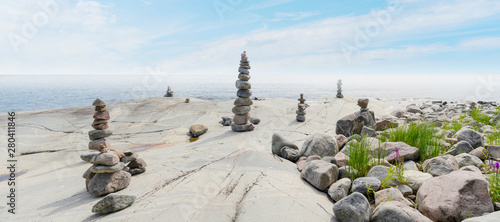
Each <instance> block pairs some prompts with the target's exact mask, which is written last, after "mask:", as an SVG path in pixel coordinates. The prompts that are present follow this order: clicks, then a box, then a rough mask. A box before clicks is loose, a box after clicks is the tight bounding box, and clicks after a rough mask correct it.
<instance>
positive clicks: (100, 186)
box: [87, 171, 131, 197]
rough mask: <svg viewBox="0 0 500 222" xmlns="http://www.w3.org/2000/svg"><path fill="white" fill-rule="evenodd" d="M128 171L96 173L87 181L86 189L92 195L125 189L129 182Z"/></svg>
mask: <svg viewBox="0 0 500 222" xmlns="http://www.w3.org/2000/svg"><path fill="white" fill-rule="evenodd" d="M130 178H131V175H130V173H127V172H125V171H118V172H115V173H98V174H96V175H95V176H94V177H92V179H90V180H89V182H88V186H87V188H88V191H89V193H90V194H92V195H94V196H97V197H98V196H102V195H106V194H108V193H113V192H116V191H118V190H121V189H125V188H126V187H128V185H129V184H130Z"/></svg>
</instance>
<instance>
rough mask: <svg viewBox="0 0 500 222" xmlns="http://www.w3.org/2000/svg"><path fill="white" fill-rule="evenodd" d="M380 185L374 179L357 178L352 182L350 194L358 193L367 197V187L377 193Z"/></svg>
mask: <svg viewBox="0 0 500 222" xmlns="http://www.w3.org/2000/svg"><path fill="white" fill-rule="evenodd" d="M380 185H381V182H380V180H379V179H377V178H375V177H359V178H356V179H355V180H354V181H352V186H351V192H359V193H361V194H363V195H365V196H366V195H368V193H367V192H368V187H370V189H371V190H373V191H377V190H378V189H380Z"/></svg>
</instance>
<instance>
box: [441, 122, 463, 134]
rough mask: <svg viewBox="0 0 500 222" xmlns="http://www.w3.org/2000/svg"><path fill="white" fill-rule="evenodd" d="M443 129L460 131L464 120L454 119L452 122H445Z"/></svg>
mask: <svg viewBox="0 0 500 222" xmlns="http://www.w3.org/2000/svg"><path fill="white" fill-rule="evenodd" d="M443 129H444V130H450V129H451V130H453V131H454V132H458V131H459V130H460V129H462V122H460V120H453V121H451V122H444V123H443Z"/></svg>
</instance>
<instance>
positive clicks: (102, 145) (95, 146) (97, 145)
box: [89, 139, 111, 151]
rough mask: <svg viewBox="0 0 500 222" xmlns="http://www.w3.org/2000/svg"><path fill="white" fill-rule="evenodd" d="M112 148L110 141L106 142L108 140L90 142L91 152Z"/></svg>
mask: <svg viewBox="0 0 500 222" xmlns="http://www.w3.org/2000/svg"><path fill="white" fill-rule="evenodd" d="M110 148H111V145H110V144H109V142H108V141H106V139H98V140H94V141H91V142H89V150H97V151H101V150H103V149H110Z"/></svg>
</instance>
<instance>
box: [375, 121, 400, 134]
mask: <svg viewBox="0 0 500 222" xmlns="http://www.w3.org/2000/svg"><path fill="white" fill-rule="evenodd" d="M398 126H399V124H398V123H397V122H392V121H390V120H388V119H384V120H379V121H377V122H376V123H375V130H376V131H384V130H386V129H391V128H396V127H398Z"/></svg>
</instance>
